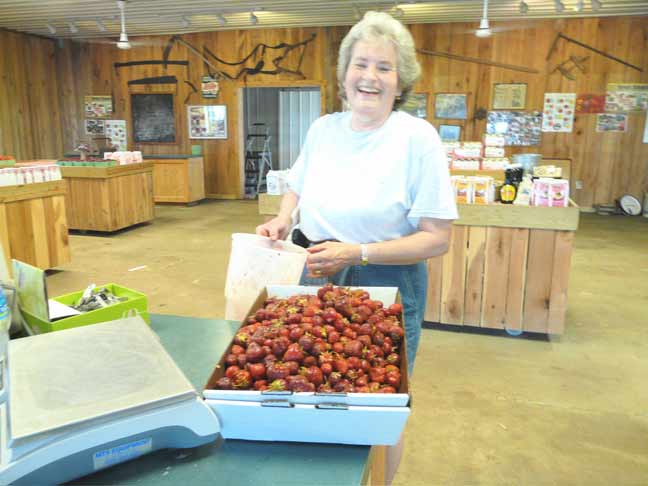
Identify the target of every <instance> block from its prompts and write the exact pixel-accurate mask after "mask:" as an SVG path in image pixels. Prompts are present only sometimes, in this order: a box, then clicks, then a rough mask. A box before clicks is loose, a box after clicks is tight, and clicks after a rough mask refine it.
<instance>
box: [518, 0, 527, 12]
mask: <svg viewBox="0 0 648 486" xmlns="http://www.w3.org/2000/svg"><path fill="white" fill-rule="evenodd" d="M528 11H529V6H528V5H527V3H526V2H525V1H524V0H522V1H521V2H520V13H521V14H522V15H525V14H526V13H527V12H528Z"/></svg>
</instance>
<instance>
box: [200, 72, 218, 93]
mask: <svg viewBox="0 0 648 486" xmlns="http://www.w3.org/2000/svg"><path fill="white" fill-rule="evenodd" d="M200 90H201V92H202V97H203V98H216V97H217V96H218V92H219V91H220V84H218V80H217V79H216V78H213V77H211V76H203V77H202V80H201V82H200Z"/></svg>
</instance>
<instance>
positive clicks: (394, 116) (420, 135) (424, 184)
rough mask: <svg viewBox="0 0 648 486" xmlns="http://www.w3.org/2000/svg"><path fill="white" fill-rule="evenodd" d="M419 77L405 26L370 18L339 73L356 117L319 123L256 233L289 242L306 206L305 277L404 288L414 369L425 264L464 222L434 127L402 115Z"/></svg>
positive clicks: (360, 26)
mask: <svg viewBox="0 0 648 486" xmlns="http://www.w3.org/2000/svg"><path fill="white" fill-rule="evenodd" d="M420 71H421V68H420V66H419V64H418V62H417V60H416V51H415V48H414V41H413V39H412V36H411V34H410V33H409V31H408V30H407V29H406V28H405V27H404V26H403V25H402V24H401V23H400V22H398V21H397V20H395V19H393V18H392V17H390V16H389V15H387V14H385V13H377V12H368V13H367V14H366V15H365V16H364V18H363V19H362V21H360V22H359V23H357V24H356V25H355V26H353V28H352V29H351V30H350V31H349V33H348V34H347V36H346V37H345V38H344V40H343V41H342V44H341V46H340V52H339V57H338V68H337V75H338V83H339V88H340V89H339V91H340V95H341V97H342V98H343V99H344V100H345V101H346V103H347V104H348V106H349V107H350V111H349V112H344V113H334V114H332V115H325V116H323V117H321V118H319V119H318V120H316V121H315V122H314V123H313V125H312V126H311V128H310V130H309V132H308V135H307V136H306V140H305V143H304V146H303V148H302V151H301V153H300V155H299V158H298V159H297V161H296V162H295V164H294V166H293V168H292V169H291V171H290V174H289V177H288V185H289V188H290V190H289V191H288V192H287V193H286V194H285V195H284V197H283V199H282V202H281V209H280V212H279V215H278V216H277V217H276V218H274V219H272V220H270V221H269V222H267V223H265V224H263V225H261V226H259V227H257V234H260V235H264V236H269V237H270V238H272V239H278V238H280V239H283V238H285V237H286V236H287V233H288V231H289V228H290V225H291V214H292V212H293V210H294V209H295V208H296V207H297V205H299V217H300V229H301V231H302V232H303V233H304V235H305V236H306V238H308V240H310V242H315V243H314V244H313V243H311V246H310V247H309V248H308V251H309V253H310V255H309V256H308V260H307V263H306V268H307V271H308V274H307V275H306V277H307V278H318V279H322V278H325V279H326V280H328V281H331V282H333V283H334V284H336V285H345V286H360V287H364V286H377V287H383V286H397V287H398V288H399V290H400V293H401V298H402V301H403V306H404V312H405V322H406V329H405V333H406V341H407V355H408V362H409V368H410V371H411V370H412V368H413V364H414V357H415V355H416V350H417V347H418V342H419V338H420V333H421V323H422V321H423V313H424V309H425V296H426V288H427V269H426V265H425V259H427V258H430V257H434V256H438V255H442V254H443V253H445V252H446V251H447V249H448V241H449V238H450V231H451V224H452V220H453V219H455V218H456V217H457V210H456V206H455V200H454V196H453V193H452V188H451V185H450V179H449V174H448V168H447V162H446V156H445V152H444V150H443V147H442V145H441V140H440V139H439V136H438V134H437V132H436V130H435V129H434V127H432V125H430V124H429V123H428V122H427V121H425V120H422V119H419V118H415V117H412V116H410V115H408V114H406V113H404V112H400V111H395V110H396V108H398V107H399V106H400V105H402V104H403V103H404V102H405V100H406V99H407V96H408V94H409V93H410V92H411V90H412V88H413V86H414V83H415V82H416V80H417V79H418V77H419V75H420ZM317 242H319V243H317ZM304 283H310V284H318V283H322V281H321V280H320V281H316V282H314V281H312V280H311V281H306V282H304Z"/></svg>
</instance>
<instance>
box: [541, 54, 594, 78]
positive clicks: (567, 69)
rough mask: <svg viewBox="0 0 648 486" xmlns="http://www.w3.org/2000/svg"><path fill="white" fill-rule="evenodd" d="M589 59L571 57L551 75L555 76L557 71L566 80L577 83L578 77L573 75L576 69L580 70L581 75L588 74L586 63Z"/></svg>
mask: <svg viewBox="0 0 648 486" xmlns="http://www.w3.org/2000/svg"><path fill="white" fill-rule="evenodd" d="M588 59H589V56H585V57H578V56H569V59H567V60H566V61H563V62H561V63H560V64H558V65H557V66H556V67H555V68H554V69H553V71H551V73H549V74H553V73H555V72H556V71H558V72H560V74H562V75H563V76H564V77H565V78H567V79H569V80H570V81H576V76H575V75H574V74H572V73H573V71H574V70H575V69H578V70H579V71H580V72H581V73H585V72H587V68H586V66H585V61H587V60H588Z"/></svg>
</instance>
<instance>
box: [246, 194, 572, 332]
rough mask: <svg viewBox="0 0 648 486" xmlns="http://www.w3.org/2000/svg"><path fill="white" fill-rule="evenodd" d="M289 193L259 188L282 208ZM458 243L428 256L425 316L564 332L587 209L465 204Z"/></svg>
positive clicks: (268, 208) (267, 205)
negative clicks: (577, 240)
mask: <svg viewBox="0 0 648 486" xmlns="http://www.w3.org/2000/svg"><path fill="white" fill-rule="evenodd" d="M280 202H281V196H269V195H268V194H259V213H260V214H264V215H269V216H270V215H276V214H277V212H278V211H279V204H280ZM458 210H459V219H458V220H457V221H455V223H454V226H453V233H452V240H451V243H450V250H449V251H448V253H446V254H445V255H444V256H442V257H436V258H431V259H429V260H428V272H429V277H428V293H427V305H426V309H425V320H426V321H428V322H432V323H442V324H454V325H461V326H473V327H484V328H492V329H507V330H509V331H528V332H539V333H545V334H561V333H562V332H563V329H564V326H565V313H566V310H567V285H568V281H569V271H570V266H571V252H572V244H573V240H574V233H575V231H576V229H577V228H578V219H579V209H578V207H577V206H575V205H573V204H572V205H571V206H570V207H568V208H543V207H532V206H514V205H503V204H489V205H483V206H482V205H477V204H459V205H458Z"/></svg>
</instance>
